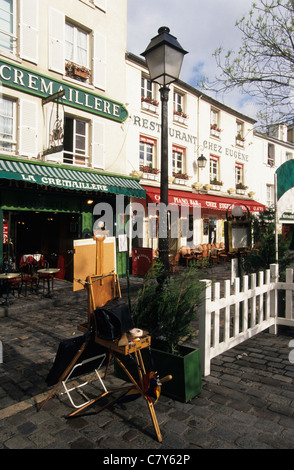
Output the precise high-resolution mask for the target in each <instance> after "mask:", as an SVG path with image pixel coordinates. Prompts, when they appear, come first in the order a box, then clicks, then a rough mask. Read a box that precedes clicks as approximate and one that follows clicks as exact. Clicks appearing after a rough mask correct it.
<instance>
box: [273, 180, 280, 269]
mask: <svg viewBox="0 0 294 470" xmlns="http://www.w3.org/2000/svg"><path fill="white" fill-rule="evenodd" d="M274 190H275V246H276V263H278V262H279V217H278V187H277V173H275V185H274Z"/></svg>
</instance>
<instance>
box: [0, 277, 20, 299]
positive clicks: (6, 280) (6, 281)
mask: <svg viewBox="0 0 294 470" xmlns="http://www.w3.org/2000/svg"><path fill="white" fill-rule="evenodd" d="M18 277H20V273H0V279H2V280H3V281H5V283H6V301H5V302H3V304H2V305H10V304H11V303H12V302H9V289H8V281H9V279H16V278H18Z"/></svg>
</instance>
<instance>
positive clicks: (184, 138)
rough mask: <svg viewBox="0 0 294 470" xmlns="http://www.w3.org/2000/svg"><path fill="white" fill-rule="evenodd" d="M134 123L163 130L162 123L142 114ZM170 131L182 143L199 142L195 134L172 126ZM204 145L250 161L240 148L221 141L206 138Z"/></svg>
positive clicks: (156, 130) (149, 128) (211, 149)
mask: <svg viewBox="0 0 294 470" xmlns="http://www.w3.org/2000/svg"><path fill="white" fill-rule="evenodd" d="M133 124H134V126H139V127H140V128H142V129H146V130H150V131H155V132H158V133H159V132H160V131H161V125H160V124H159V123H158V122H156V121H149V119H147V118H142V117H140V116H134V117H133ZM168 131H169V136H170V137H171V138H175V139H178V140H180V141H181V142H182V143H185V144H194V145H196V144H197V137H196V136H194V135H191V134H188V133H186V132H183V131H180V130H174V129H172V128H169V130H168ZM202 145H203V148H205V149H207V150H209V151H210V152H213V153H217V154H220V155H222V154H224V155H226V156H229V157H233V158H235V160H239V161H243V162H248V155H247V154H245V153H243V152H240V151H238V150H233V149H230V148H228V147H225V148H223V146H222V145H220V144H219V143H215V142H209V141H208V140H204V141H203V144H202Z"/></svg>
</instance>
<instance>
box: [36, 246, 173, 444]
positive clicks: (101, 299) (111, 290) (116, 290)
mask: <svg viewBox="0 0 294 470" xmlns="http://www.w3.org/2000/svg"><path fill="white" fill-rule="evenodd" d="M103 241H104V238H97V239H96V274H93V275H90V276H87V278H86V281H82V280H80V282H82V283H83V284H84V286H85V287H86V288H87V292H88V321H87V323H85V324H82V325H79V326H78V329H79V331H82V332H84V333H85V332H87V331H89V329H90V328H91V327H92V326H93V325H94V324H95V316H94V312H95V310H96V308H97V307H103V306H104V305H105V304H106V303H107V302H108V301H109V300H111V299H113V298H114V297H116V296H118V297H121V290H120V285H119V279H118V276H117V274H116V273H115V272H110V273H108V274H103V256H104V251H103ZM95 342H96V343H97V344H99V345H101V346H103V347H104V348H105V349H107V350H108V352H109V359H108V364H107V366H106V371H105V376H104V378H105V377H106V374H107V371H108V367H109V363H110V360H111V358H112V357H113V358H114V359H115V361H116V362H117V364H118V365H119V366H120V367H121V368H122V369H123V371H124V372H125V373H126V375H127V377H128V378H129V379H130V381H131V382H132V385H128V386H124V387H121V388H116V389H113V390H108V391H106V392H103V393H101V394H100V395H99V396H97V397H96V398H94V399H93V400H91V401H89V402H88V403H87V404H85V405H84V406H82V407H80V408H79V409H77V410H75V411H74V412H72V413H71V414H70V415H68V418H73V417H75V416H77V415H78V416H81V414H80V413H81V412H82V411H84V410H86V409H87V408H88V407H89V406H91V405H93V404H94V403H96V402H97V401H98V400H100V399H101V398H102V397H105V396H107V395H109V394H113V393H115V392H119V391H124V392H125V393H127V392H128V391H130V390H132V389H135V390H137V391H138V394H140V395H141V396H142V397H143V398H144V400H145V401H146V403H147V407H148V410H149V414H150V417H151V420H152V424H153V427H154V430H155V433H156V436H157V439H158V441H159V442H162V435H161V432H160V428H159V425H158V421H157V417H156V414H155V410H154V406H153V402H152V400H151V399H150V397H149V396H148V395H147V393H146V392H145V391H144V386H143V378H144V375H145V374H146V370H145V365H144V362H143V358H142V355H141V349H144V348H147V347H148V348H149V347H150V345H151V337H150V336H149V335H148V333H146V334H144V335H143V336H142V337H140V338H137V340H136V341H133V339H132V338H131V337H128V343H127V344H125V345H123V346H119V345H118V344H117V343H116V342H114V341H106V340H103V339H101V338H99V336H98V331H97V329H96V328H95ZM86 347H87V342H85V343H84V344H83V345H82V347H81V349H80V350H79V351H78V353H77V355H76V356H75V358H74V359H73V360H72V362H71V364H70V365H69V366H68V367H67V369H66V370H65V371H64V373H63V374H62V376H61V377H60V379H59V381H58V383H57V385H56V386H55V387H54V389H53V390H52V392H51V393H50V395H49V396H48V398H47V399H46V400H45V402H44V403H43V405H42V406H41V408H40V409H42V408H43V407H44V405H45V404H46V403H47V401H48V400H49V399H50V398H51V397H52V395H53V394H54V393H55V391H56V389H57V388H58V386H59V384H60V383H61V382H62V380H63V379H64V377H66V376H67V374H68V373H69V372H70V370H71V368H72V367H73V366H74V365H75V363H76V362H77V360H78V358H79V357H80V356H81V354H82V352H83V351H84V350H85V348H86ZM129 354H134V356H135V358H136V363H137V371H138V377H139V381H138V382H137V381H136V380H135V378H134V377H133V375H132V374H131V373H130V371H129V370H128V369H127V367H126V366H125V365H124V364H123V362H122V361H121V360H120V359H119V357H118V356H119V355H122V356H128V355H129ZM171 379H172V377H171V376H167V377H164V378H162V379H160V382H161V383H164V382H166V381H168V380H171ZM121 398H122V397H121V396H119V397H118V398H115V399H114V400H112V401H111V402H110V403H108V404H107V405H105V406H103V407H101V408H100V409H99V410H98V411H95V412H92V413H88V414H98V413H100V412H101V411H103V410H105V409H106V408H109V407H110V406H111V405H113V404H115V403H116V402H117V401H119V400H120V399H121Z"/></svg>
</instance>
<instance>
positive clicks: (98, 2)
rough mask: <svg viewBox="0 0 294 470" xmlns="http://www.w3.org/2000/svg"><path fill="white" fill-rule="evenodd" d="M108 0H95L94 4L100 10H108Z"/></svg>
mask: <svg viewBox="0 0 294 470" xmlns="http://www.w3.org/2000/svg"><path fill="white" fill-rule="evenodd" d="M106 1H107V0H94V5H95V6H96V7H97V8H100V10H103V11H106Z"/></svg>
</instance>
